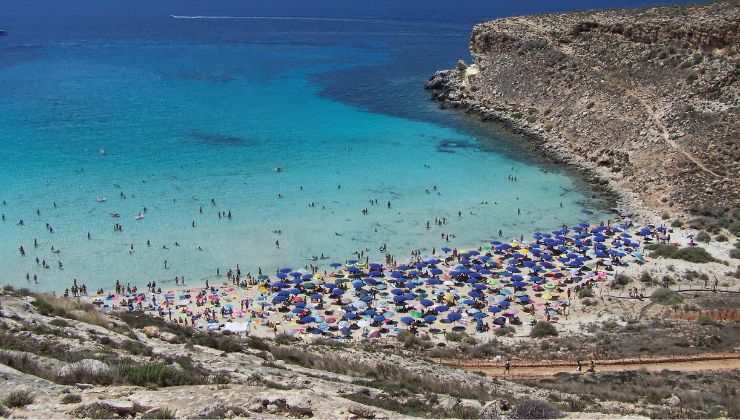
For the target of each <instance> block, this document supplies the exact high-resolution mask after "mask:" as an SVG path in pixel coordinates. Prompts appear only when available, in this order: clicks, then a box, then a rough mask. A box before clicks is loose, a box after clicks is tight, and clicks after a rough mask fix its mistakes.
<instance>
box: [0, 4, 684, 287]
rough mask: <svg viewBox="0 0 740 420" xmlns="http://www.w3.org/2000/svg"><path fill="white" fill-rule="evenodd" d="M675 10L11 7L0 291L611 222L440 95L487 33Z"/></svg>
mask: <svg viewBox="0 0 740 420" xmlns="http://www.w3.org/2000/svg"><path fill="white" fill-rule="evenodd" d="M669 3H674V2H660V1H638V0H624V1H584V0H568V1H557V2H556V1H539V0H538V1H519V2H503V1H492V0H489V1H478V0H475V1H461V2H452V1H438V0H428V1H416V0H413V1H408V0H407V1H397V0H394V1H389V0H381V1H377V0H376V1H372V2H357V1H348V0H344V1H338V0H314V1H305V0H300V1H298V0H292V1H257V0H254V1H247V0H242V1H236V0H218V1H215V0H214V1H202V0H198V1H194V0H181V1H175V0H157V1H141V0H134V1H113V0H94V1H93V0H85V1H82V0H71V1H56V0H54V1H51V0H40V1H20V0H5V1H3V2H2V5H0V29H4V30H6V31H7V34H6V35H5V36H0V200H2V201H3V203H2V204H1V205H0V213H2V215H3V217H4V221H3V222H0V262H1V264H2V265H0V283H10V284H14V285H19V286H24V287H31V288H34V289H37V290H57V291H58V290H62V289H64V288H65V287H68V286H69V285H70V284H71V282H72V280H73V279H78V280H79V281H80V282H84V283H86V284H87V285H88V287H89V288H91V289H93V288H98V287H104V288H109V287H111V285H112V284H113V282H114V281H115V280H120V281H122V282H124V283H126V282H128V283H132V284H143V283H146V282H148V281H151V280H156V281H158V282H169V281H173V279H174V278H175V276H185V277H186V278H187V279H191V280H193V281H196V280H202V279H205V278H208V277H212V276H214V275H215V273H216V269H217V268H218V269H220V270H221V271H222V272H223V271H225V270H226V269H227V268H228V267H233V266H235V265H236V264H237V263H238V264H240V267H241V268H242V271H244V272H247V271H251V272H256V271H257V269H258V268H262V269H264V270H265V271H270V270H274V269H275V268H276V267H278V266H283V265H289V266H293V267H303V266H304V265H305V264H308V263H314V264H319V265H321V267H322V268H326V267H328V265H329V263H330V262H333V261H344V260H346V259H347V258H351V257H352V255H353V252H355V251H360V250H362V251H364V252H366V253H367V254H369V255H370V256H371V258H373V259H379V258H381V256H382V253H381V251H380V247H381V246H383V245H386V246H387V250H388V252H391V253H393V254H394V255H396V256H397V257H399V258H401V259H403V258H404V256H406V255H409V252H410V251H411V250H413V249H420V250H422V252H424V253H430V252H431V250H432V248H436V249H437V250H438V249H439V248H440V247H442V246H459V247H470V246H478V245H479V244H481V243H484V242H485V241H490V240H491V239H492V238H496V239H506V240H508V239H514V238H518V237H519V236H520V235H527V234H529V233H531V232H533V231H535V230H540V229H554V228H557V227H559V226H561V225H562V224H574V223H579V222H584V221H586V222H595V221H598V220H600V219H603V218H606V217H608V215H607V213H606V210H605V209H606V208H607V207H608V205H609V203H606V202H605V201H604V200H603V199H601V198H600V197H599V196H598V195H595V194H594V193H593V192H592V191H591V190H590V189H589V187H588V186H587V185H585V184H584V183H583V182H582V181H581V180H579V179H578V178H577V176H574V174H572V173H570V172H568V171H567V170H565V169H563V168H559V167H556V166H554V165H551V164H548V163H547V162H543V161H541V159H539V158H538V157H537V156H536V155H534V154H533V153H532V152H531V151H530V150H529V148H528V147H526V142H525V140H523V139H521V138H517V137H515V136H512V135H509V134H506V133H505V132H504V131H502V130H501V129H499V128H496V127H492V126H490V125H484V124H481V123H479V122H477V121H474V120H472V119H469V118H467V117H465V116H463V115H460V114H458V113H455V112H450V111H443V110H440V109H439V108H438V106H437V105H436V104H434V103H433V102H431V101H430V100H429V97H428V93H427V92H425V91H424V89H423V83H424V81H425V80H426V79H427V78H428V77H429V76H430V75H431V74H432V73H434V72H435V71H436V70H439V69H443V68H450V67H451V66H454V64H455V62H456V61H457V59H459V58H463V59H468V58H469V57H468V52H467V42H468V37H469V34H470V29H471V26H472V25H473V24H475V23H477V22H481V21H485V20H490V19H494V18H499V17H506V16H512V15H521V14H531V13H544V12H554V11H566V10H582V9H592V8H608V7H609V8H610V7H640V6H649V5H660V4H669ZM172 15H176V16H179V17H173V16H172ZM193 17H199V18H193ZM513 178H516V181H515V182H514V181H510V179H513ZM375 200H377V204H375V203H376V201H375ZM365 208H367V209H368V212H367V214H366V215H365V214H363V213H362V210H363V209H365ZM227 212H230V214H231V216H232V217H230V218H229V217H227V216H226V214H227ZM441 218H445V219H446V220H448V223H447V224H445V225H444V226H436V225H434V224H433V223H432V226H431V227H430V228H427V227H426V223H427V222H428V221H432V222H433V221H434V220H435V219H441ZM21 220H22V221H23V223H22V224H21V223H20V221H21ZM115 224H119V225H121V226H122V231H118V230H114V229H113V226H114V225H115ZM49 227H51V229H50V228H49ZM499 231H500V232H501V235H500V236H499ZM88 234H89V239H88ZM446 235H450V239H449V241H448V240H447V239H445V238H446ZM34 240H35V242H36V243H35V244H34ZM278 242H279V247H278V246H277V244H278ZM20 246H23V248H24V250H26V256H21V255H20V252H19V247H20ZM322 254H323V256H324V258H323V259H321V258H320V257H321V255H322ZM314 258H318V260H317V261H312V259H314ZM37 259H38V261H39V263H37V262H36V260H37ZM165 260H166V261H167V267H166V268H165V264H164V261H165ZM34 276H35V277H36V279H37V281H36V282H34V281H33V278H34ZM27 278H28V279H30V280H27Z"/></svg>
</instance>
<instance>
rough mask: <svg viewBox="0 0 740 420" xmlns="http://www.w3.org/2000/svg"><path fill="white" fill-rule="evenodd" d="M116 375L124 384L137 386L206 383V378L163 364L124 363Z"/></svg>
mask: <svg viewBox="0 0 740 420" xmlns="http://www.w3.org/2000/svg"><path fill="white" fill-rule="evenodd" d="M118 374H119V375H120V376H121V378H123V379H124V380H125V382H126V383H130V384H133V385H139V386H151V385H155V386H161V387H167V386H179V385H200V384H205V383H207V380H206V378H204V377H202V376H196V375H194V374H193V373H191V372H187V371H184V370H179V369H175V368H173V367H170V366H167V365H165V364H164V363H149V364H145V365H142V364H136V363H132V362H128V361H124V362H123V363H121V364H120V365H119V366H118Z"/></svg>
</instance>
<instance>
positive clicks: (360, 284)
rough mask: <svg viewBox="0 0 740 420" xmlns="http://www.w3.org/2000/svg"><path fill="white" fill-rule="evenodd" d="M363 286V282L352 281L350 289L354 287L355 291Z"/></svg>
mask: <svg viewBox="0 0 740 420" xmlns="http://www.w3.org/2000/svg"><path fill="white" fill-rule="evenodd" d="M364 285H365V282H364V281H362V280H354V281H353V282H352V287H354V288H355V289H360V288H362V286H364Z"/></svg>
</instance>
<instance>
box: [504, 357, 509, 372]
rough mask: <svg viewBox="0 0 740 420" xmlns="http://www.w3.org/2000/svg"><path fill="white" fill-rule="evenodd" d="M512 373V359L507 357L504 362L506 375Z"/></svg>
mask: <svg viewBox="0 0 740 420" xmlns="http://www.w3.org/2000/svg"><path fill="white" fill-rule="evenodd" d="M510 373H511V359H506V363H504V376H506V375H508V374H510Z"/></svg>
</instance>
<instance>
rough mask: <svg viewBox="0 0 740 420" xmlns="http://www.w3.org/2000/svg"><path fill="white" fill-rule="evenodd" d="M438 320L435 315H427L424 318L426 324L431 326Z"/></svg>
mask: <svg viewBox="0 0 740 420" xmlns="http://www.w3.org/2000/svg"><path fill="white" fill-rule="evenodd" d="M436 320H437V317H436V316H434V315H427V316H425V317H424V322H426V323H427V324H431V323H433V322H434V321H436Z"/></svg>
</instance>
